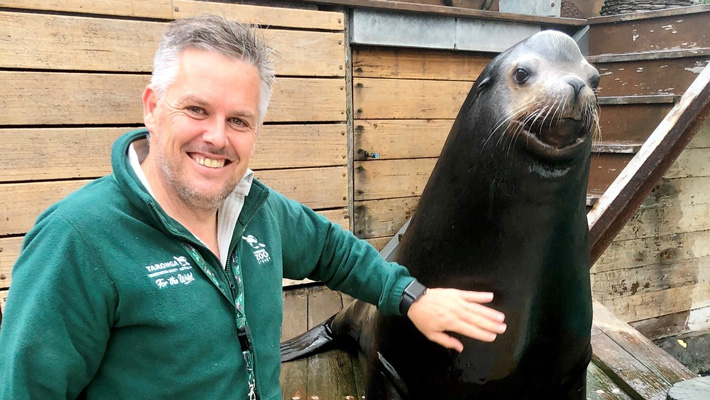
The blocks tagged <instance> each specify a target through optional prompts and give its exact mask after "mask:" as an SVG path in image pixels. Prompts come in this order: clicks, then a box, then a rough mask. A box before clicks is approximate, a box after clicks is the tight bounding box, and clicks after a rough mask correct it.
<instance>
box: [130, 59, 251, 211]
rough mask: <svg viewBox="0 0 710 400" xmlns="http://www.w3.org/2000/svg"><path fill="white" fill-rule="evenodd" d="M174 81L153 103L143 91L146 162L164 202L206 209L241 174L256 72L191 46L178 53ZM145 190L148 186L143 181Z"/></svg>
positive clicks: (228, 190)
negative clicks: (164, 196) (166, 197)
mask: <svg viewBox="0 0 710 400" xmlns="http://www.w3.org/2000/svg"><path fill="white" fill-rule="evenodd" d="M179 65H180V67H179V68H180V69H179V72H178V74H177V77H176V79H175V82H174V83H173V84H172V85H171V86H170V87H169V88H168V89H167V91H166V93H165V95H164V96H163V98H162V99H161V100H160V101H158V99H157V98H156V95H155V92H154V91H153V90H152V88H151V87H148V88H147V89H146V91H145V92H144V94H143V111H144V120H145V125H146V127H147V128H148V130H149V131H150V133H151V140H150V152H149V155H148V158H146V161H145V162H149V161H150V162H152V163H153V164H154V165H153V166H154V167H155V170H156V172H157V176H158V177H159V180H160V182H159V184H160V185H162V186H163V188H164V189H165V190H166V192H167V194H168V195H169V196H171V197H173V196H177V199H176V200H179V201H181V202H182V203H183V204H185V205H187V206H188V207H192V208H197V209H200V210H206V211H214V210H216V209H217V208H219V206H220V205H221V204H222V202H223V201H224V199H225V198H226V197H227V196H228V195H229V194H230V193H231V192H232V191H233V190H234V188H235V187H236V185H237V184H238V183H239V180H240V179H241V178H242V177H243V176H244V172H245V171H246V169H247V164H248V162H249V159H250V158H251V155H252V154H253V152H254V146H255V144H256V136H257V133H258V130H259V128H260V127H259V126H258V121H259V115H258V113H259V83H260V81H259V72H258V70H257V68H256V67H254V66H252V65H250V64H248V63H246V62H244V61H241V60H233V59H229V58H226V57H224V56H222V55H219V54H216V53H212V52H207V51H202V50H195V49H188V50H185V51H183V52H182V54H181V57H180V64H179ZM151 185H152V184H151Z"/></svg>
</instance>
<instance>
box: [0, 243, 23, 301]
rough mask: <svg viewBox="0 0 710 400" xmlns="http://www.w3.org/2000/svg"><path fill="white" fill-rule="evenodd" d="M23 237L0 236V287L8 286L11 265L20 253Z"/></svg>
mask: <svg viewBox="0 0 710 400" xmlns="http://www.w3.org/2000/svg"><path fill="white" fill-rule="evenodd" d="M23 239H24V237H22V236H20V237H9V238H0V289H6V288H9V287H10V283H11V282H12V266H13V265H15V261H17V257H18V256H19V255H20V249H21V248H22V240H23Z"/></svg>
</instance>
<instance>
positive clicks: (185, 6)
mask: <svg viewBox="0 0 710 400" xmlns="http://www.w3.org/2000/svg"><path fill="white" fill-rule="evenodd" d="M172 3H173V9H174V11H175V12H174V13H173V18H175V19H181V18H187V17H194V16H198V15H203V14H216V15H221V16H224V17H225V18H232V19H235V20H238V21H240V22H243V23H248V24H258V25H259V26H268V27H273V26H278V27H288V28H304V29H319V30H332V31H342V30H343V29H345V24H344V22H343V21H344V18H343V14H342V13H340V12H330V11H328V12H326V11H315V10H301V9H298V8H288V9H284V8H277V7H264V6H251V5H242V4H224V3H214V2H205V1H184V0H172Z"/></svg>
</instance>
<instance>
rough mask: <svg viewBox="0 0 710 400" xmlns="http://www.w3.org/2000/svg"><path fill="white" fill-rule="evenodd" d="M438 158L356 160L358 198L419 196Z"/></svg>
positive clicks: (356, 198)
mask: <svg viewBox="0 0 710 400" xmlns="http://www.w3.org/2000/svg"><path fill="white" fill-rule="evenodd" d="M435 164H436V159H432V158H420V159H414V160H381V161H357V162H355V177H354V178H355V200H377V199H387V198H393V197H411V196H419V195H421V194H422V191H423V190H424V186H425V185H426V182H427V180H428V179H429V175H431V171H432V170H433V169H434V165H435Z"/></svg>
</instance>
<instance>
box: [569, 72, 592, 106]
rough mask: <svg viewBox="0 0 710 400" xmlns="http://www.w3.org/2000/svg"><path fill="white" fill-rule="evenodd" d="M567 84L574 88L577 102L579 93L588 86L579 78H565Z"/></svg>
mask: <svg viewBox="0 0 710 400" xmlns="http://www.w3.org/2000/svg"><path fill="white" fill-rule="evenodd" d="M565 82H567V83H568V84H569V85H570V86H572V90H573V91H574V99H575V101H576V100H577V98H578V97H579V93H580V92H581V91H582V89H584V87H585V86H587V85H586V83H584V81H583V80H582V79H580V78H579V77H577V76H568V77H566V78H565Z"/></svg>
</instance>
